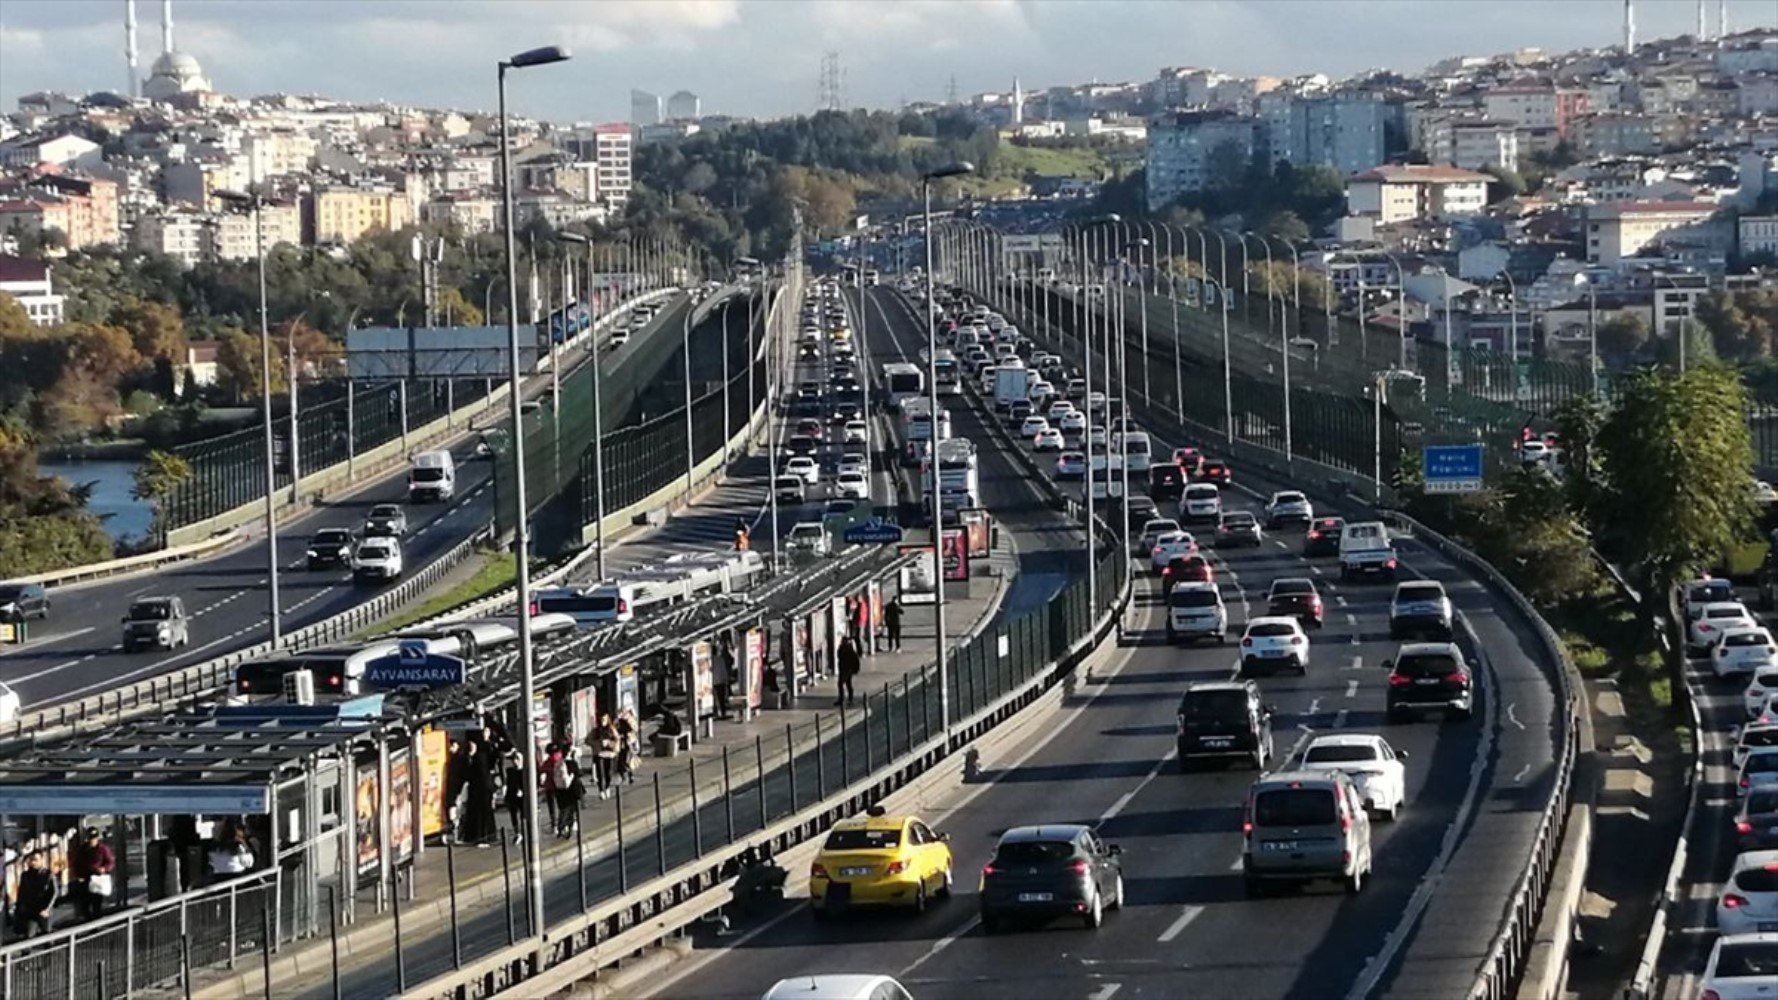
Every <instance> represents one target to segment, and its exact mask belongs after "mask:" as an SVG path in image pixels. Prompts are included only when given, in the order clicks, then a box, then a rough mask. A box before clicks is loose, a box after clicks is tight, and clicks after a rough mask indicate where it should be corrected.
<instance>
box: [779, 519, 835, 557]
mask: <svg viewBox="0 0 1778 1000" xmlns="http://www.w3.org/2000/svg"><path fill="white" fill-rule="evenodd" d="M784 546H785V548H787V549H789V550H790V551H791V552H805V553H808V554H809V555H814V556H824V555H827V551H828V549H827V529H826V528H823V527H822V526H821V525H819V524H816V523H815V522H813V521H804V522H803V523H801V524H799V525H797V526H795V527H793V528H791V529H790V535H789V537H787V538H786V539H785V540H784Z"/></svg>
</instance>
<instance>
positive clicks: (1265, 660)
mask: <svg viewBox="0 0 1778 1000" xmlns="http://www.w3.org/2000/svg"><path fill="white" fill-rule="evenodd" d="M1262 667H1265V668H1270V669H1274V670H1275V669H1278V668H1284V669H1286V670H1292V671H1295V672H1296V673H1298V674H1307V673H1308V672H1309V634H1308V633H1307V632H1304V631H1303V623H1302V622H1299V621H1297V620H1296V619H1295V618H1285V617H1283V616H1273V615H1266V616H1262V617H1259V618H1255V619H1253V620H1252V621H1250V622H1248V623H1247V631H1246V632H1244V633H1242V635H1241V670H1242V672H1246V671H1250V670H1257V669H1259V668H1262Z"/></svg>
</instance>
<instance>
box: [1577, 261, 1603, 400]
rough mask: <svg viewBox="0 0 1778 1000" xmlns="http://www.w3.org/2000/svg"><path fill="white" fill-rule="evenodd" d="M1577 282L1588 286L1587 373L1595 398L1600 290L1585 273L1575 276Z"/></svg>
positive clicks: (1597, 393)
mask: <svg viewBox="0 0 1778 1000" xmlns="http://www.w3.org/2000/svg"><path fill="white" fill-rule="evenodd" d="M1574 281H1575V283H1576V284H1584V285H1586V286H1587V374H1588V375H1589V376H1591V377H1592V380H1593V398H1594V399H1598V398H1599V291H1598V288H1597V286H1596V285H1594V283H1593V279H1592V278H1591V277H1589V276H1588V275H1586V274H1585V273H1581V274H1577V275H1575V276H1574Z"/></svg>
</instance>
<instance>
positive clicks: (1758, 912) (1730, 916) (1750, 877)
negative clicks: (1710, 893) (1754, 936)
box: [1716, 851, 1778, 934]
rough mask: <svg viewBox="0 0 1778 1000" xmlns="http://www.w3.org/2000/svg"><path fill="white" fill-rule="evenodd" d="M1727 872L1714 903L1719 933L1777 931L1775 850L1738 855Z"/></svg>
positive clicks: (1777, 909)
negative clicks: (1729, 873)
mask: <svg viewBox="0 0 1778 1000" xmlns="http://www.w3.org/2000/svg"><path fill="white" fill-rule="evenodd" d="M1730 871H1731V872H1733V874H1731V875H1730V876H1729V877H1728V878H1727V879H1726V880H1725V881H1724V882H1723V884H1722V895H1721V896H1718V897H1717V900H1716V929H1717V931H1718V933H1721V934H1746V933H1749V932H1755V931H1770V930H1773V929H1778V851H1748V852H1747V853H1745V854H1740V855H1737V856H1736V857H1735V863H1734V864H1733V865H1731V866H1730Z"/></svg>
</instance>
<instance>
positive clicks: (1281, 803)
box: [1253, 788, 1338, 827]
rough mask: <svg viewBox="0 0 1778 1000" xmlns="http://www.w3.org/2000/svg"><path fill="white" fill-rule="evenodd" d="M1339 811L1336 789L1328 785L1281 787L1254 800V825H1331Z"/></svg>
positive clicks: (1263, 792) (1263, 793)
mask: <svg viewBox="0 0 1778 1000" xmlns="http://www.w3.org/2000/svg"><path fill="white" fill-rule="evenodd" d="M1337 815H1338V809H1337V807H1336V806H1335V805H1334V793H1333V791H1332V790H1331V789H1327V788H1277V789H1269V790H1267V791H1262V792H1260V793H1259V795H1258V796H1257V797H1255V799H1254V800H1253V825H1254V826H1259V827H1268V826H1329V825H1332V824H1333V823H1334V822H1335V820H1336V818H1337Z"/></svg>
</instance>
